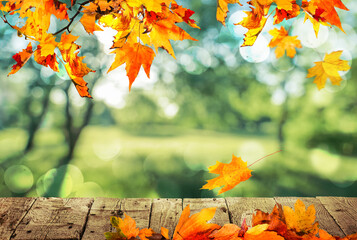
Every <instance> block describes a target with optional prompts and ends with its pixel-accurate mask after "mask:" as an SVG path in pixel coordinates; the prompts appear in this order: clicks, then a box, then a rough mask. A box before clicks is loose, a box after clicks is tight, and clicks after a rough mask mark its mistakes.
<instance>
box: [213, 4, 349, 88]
mask: <svg viewBox="0 0 357 240" xmlns="http://www.w3.org/2000/svg"><path fill="white" fill-rule="evenodd" d="M228 4H240V1H239V0H218V9H217V19H218V20H219V21H220V22H221V23H222V24H225V19H226V17H227V12H228ZM248 4H249V5H250V6H251V7H250V8H251V11H245V13H246V14H247V16H246V17H245V18H244V19H243V21H241V22H239V23H236V25H241V26H243V27H245V28H247V29H248V32H247V33H246V34H245V38H244V42H243V44H242V46H252V45H253V44H254V43H255V41H256V39H257V38H258V36H259V34H260V33H261V32H262V30H263V28H264V26H265V25H266V23H267V20H268V18H269V17H270V16H273V18H274V22H273V24H274V25H275V24H279V23H281V22H282V21H283V20H289V19H293V18H296V17H298V16H299V15H304V17H305V21H307V20H308V21H310V22H311V23H312V25H313V28H314V31H315V34H316V37H318V34H319V30H320V26H321V25H324V26H330V27H331V26H336V27H338V28H339V29H340V30H341V31H343V32H344V30H343V28H342V24H341V20H340V17H339V16H338V13H337V11H336V8H340V9H343V10H346V11H348V8H347V7H346V6H345V5H344V4H343V3H342V1H341V0H310V1H307V0H302V1H301V3H300V4H298V3H297V1H296V0H252V1H249V2H248ZM273 13H274V14H273ZM269 34H270V35H272V39H271V41H270V43H269V47H271V48H275V47H276V49H275V55H276V57H277V58H281V57H282V56H284V55H285V53H286V55H287V56H288V57H290V58H293V57H295V54H296V48H301V47H302V46H301V42H300V40H299V39H298V36H289V31H288V30H286V29H285V28H284V27H283V26H281V27H280V29H279V28H274V29H272V30H270V31H269ZM341 54H342V51H335V52H332V53H327V54H326V55H325V57H324V59H323V60H322V61H319V62H315V66H314V67H312V68H310V69H309V70H308V74H307V77H308V78H311V77H315V79H314V83H315V84H316V85H317V87H318V89H322V88H324V87H325V84H326V81H327V79H330V81H331V83H332V84H333V85H340V83H341V81H342V78H341V76H340V74H339V71H348V70H349V69H350V66H349V65H348V61H346V60H341V59H340V57H341Z"/></svg>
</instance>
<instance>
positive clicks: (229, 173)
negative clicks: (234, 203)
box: [202, 155, 252, 194]
mask: <svg viewBox="0 0 357 240" xmlns="http://www.w3.org/2000/svg"><path fill="white" fill-rule="evenodd" d="M208 170H209V172H210V173H215V174H219V175H220V176H218V177H216V178H214V179H210V180H207V183H206V184H205V185H204V186H203V187H202V189H209V190H212V189H214V188H216V187H221V186H224V187H223V188H222V189H221V190H219V192H218V194H221V193H224V192H226V191H228V190H231V189H232V188H234V187H235V186H236V185H237V184H239V183H240V182H243V181H246V180H248V179H249V178H250V177H251V176H252V174H251V172H252V170H250V169H249V168H248V167H247V162H244V161H243V160H242V159H241V158H240V157H236V156H234V155H232V161H231V162H230V163H229V164H226V163H221V162H218V161H217V162H216V165H214V166H210V167H209V168H208Z"/></svg>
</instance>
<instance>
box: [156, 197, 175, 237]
mask: <svg viewBox="0 0 357 240" xmlns="http://www.w3.org/2000/svg"><path fill="white" fill-rule="evenodd" d="M181 213H182V199H177V198H166V199H154V200H153V203H152V208H151V218H150V228H151V229H152V230H154V231H155V232H157V233H160V231H161V227H164V228H167V229H168V230H169V236H170V237H172V235H173V232H174V230H175V227H176V225H177V223H178V221H179V219H180V216H181Z"/></svg>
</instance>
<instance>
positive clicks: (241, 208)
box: [226, 197, 275, 226]
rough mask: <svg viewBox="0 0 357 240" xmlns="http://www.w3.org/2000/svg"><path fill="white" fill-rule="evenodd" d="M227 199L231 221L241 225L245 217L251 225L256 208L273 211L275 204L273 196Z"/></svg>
mask: <svg viewBox="0 0 357 240" xmlns="http://www.w3.org/2000/svg"><path fill="white" fill-rule="evenodd" d="M226 201H227V206H228V209H229V214H230V217H231V223H233V224H236V225H238V226H241V224H242V223H243V220H244V219H245V220H246V223H247V224H248V225H249V226H250V225H251V224H252V218H253V213H255V210H256V209H260V210H262V211H264V212H271V211H272V210H273V208H274V206H275V201H274V199H273V198H246V197H244V198H243V197H242V198H241V197H228V198H226Z"/></svg>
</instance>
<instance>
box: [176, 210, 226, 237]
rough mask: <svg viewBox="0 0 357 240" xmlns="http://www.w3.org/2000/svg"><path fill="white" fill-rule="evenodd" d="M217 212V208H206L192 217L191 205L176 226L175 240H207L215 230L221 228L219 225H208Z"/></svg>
mask: <svg viewBox="0 0 357 240" xmlns="http://www.w3.org/2000/svg"><path fill="white" fill-rule="evenodd" d="M215 212H216V208H205V209H202V210H201V211H200V212H199V213H195V214H193V215H192V216H191V217H190V205H187V206H186V207H185V209H184V210H183V211H182V213H181V217H180V219H179V222H178V224H177V225H176V228H175V231H174V236H173V240H182V239H185V240H207V239H208V236H209V235H210V234H211V233H212V231H213V230H215V229H219V228H220V226H219V225H217V224H213V223H207V221H209V220H211V219H212V218H213V217H214V214H215Z"/></svg>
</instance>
